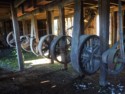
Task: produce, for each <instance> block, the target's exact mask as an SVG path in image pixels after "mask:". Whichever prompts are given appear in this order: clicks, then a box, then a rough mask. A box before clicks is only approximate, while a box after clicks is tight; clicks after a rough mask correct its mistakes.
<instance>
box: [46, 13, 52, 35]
mask: <svg viewBox="0 0 125 94" xmlns="http://www.w3.org/2000/svg"><path fill="white" fill-rule="evenodd" d="M46 17H47V34H52V15H51V12H50V11H46Z"/></svg>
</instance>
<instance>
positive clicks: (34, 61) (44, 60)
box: [24, 58, 51, 65]
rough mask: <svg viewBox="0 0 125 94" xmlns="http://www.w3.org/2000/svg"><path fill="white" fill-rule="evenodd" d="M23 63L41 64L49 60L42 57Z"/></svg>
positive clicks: (49, 61)
mask: <svg viewBox="0 0 125 94" xmlns="http://www.w3.org/2000/svg"><path fill="white" fill-rule="evenodd" d="M24 63H25V64H30V65H42V64H48V63H51V60H50V59H47V58H42V59H36V60H28V61H24Z"/></svg>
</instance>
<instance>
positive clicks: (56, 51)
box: [50, 35, 71, 64]
mask: <svg viewBox="0 0 125 94" xmlns="http://www.w3.org/2000/svg"><path fill="white" fill-rule="evenodd" d="M70 52H71V37H70V36H64V35H60V36H58V37H56V38H55V39H54V40H53V41H52V43H51V47H50V53H51V57H52V59H54V60H56V61H57V62H59V63H62V64H66V63H69V62H70V61H71V60H70Z"/></svg>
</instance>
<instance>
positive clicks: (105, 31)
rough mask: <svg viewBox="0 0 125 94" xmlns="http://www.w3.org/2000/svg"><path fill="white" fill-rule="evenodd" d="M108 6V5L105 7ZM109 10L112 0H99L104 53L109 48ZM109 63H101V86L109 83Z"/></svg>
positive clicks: (102, 50) (101, 38) (101, 45)
mask: <svg viewBox="0 0 125 94" xmlns="http://www.w3.org/2000/svg"><path fill="white" fill-rule="evenodd" d="M105 6H106V7H105ZM109 12H110V0H99V17H100V23H101V24H100V41H101V42H100V43H101V44H100V49H101V54H103V53H104V52H105V51H106V50H107V49H108V48H109ZM106 80H107V64H104V63H103V62H102V63H101V67H100V79H99V83H100V85H101V86H105V85H106V84H107V81H106Z"/></svg>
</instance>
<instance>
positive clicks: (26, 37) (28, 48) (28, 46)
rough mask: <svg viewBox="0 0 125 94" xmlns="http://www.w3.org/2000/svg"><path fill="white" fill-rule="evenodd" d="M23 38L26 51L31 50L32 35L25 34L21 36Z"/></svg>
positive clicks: (22, 42)
mask: <svg viewBox="0 0 125 94" xmlns="http://www.w3.org/2000/svg"><path fill="white" fill-rule="evenodd" d="M20 40H21V47H22V49H23V50H24V51H26V52H31V49H30V36H28V35H25V36H21V37H20Z"/></svg>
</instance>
